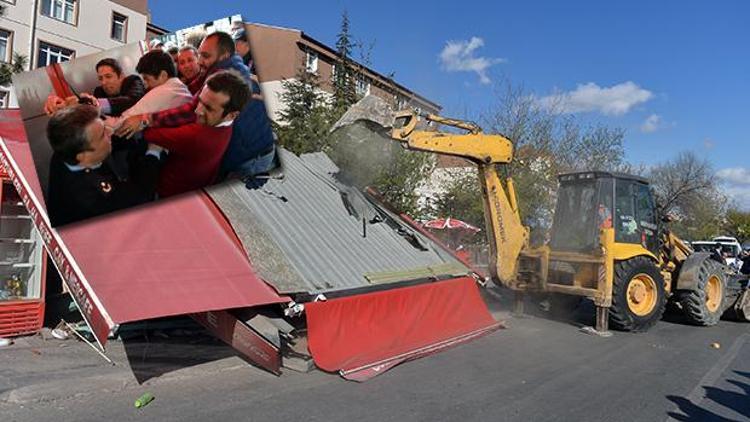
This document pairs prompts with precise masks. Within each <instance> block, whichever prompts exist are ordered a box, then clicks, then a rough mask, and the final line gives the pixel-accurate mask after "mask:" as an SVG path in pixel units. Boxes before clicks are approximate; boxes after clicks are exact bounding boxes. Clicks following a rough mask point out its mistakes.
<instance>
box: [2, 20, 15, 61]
mask: <svg viewBox="0 0 750 422" xmlns="http://www.w3.org/2000/svg"><path fill="white" fill-rule="evenodd" d="M0 32H7V33H8V36H7V37H6V38H5V54H0V63H10V61H11V58H12V57H13V31H9V30H7V29H5V28H0ZM0 39H2V37H0Z"/></svg>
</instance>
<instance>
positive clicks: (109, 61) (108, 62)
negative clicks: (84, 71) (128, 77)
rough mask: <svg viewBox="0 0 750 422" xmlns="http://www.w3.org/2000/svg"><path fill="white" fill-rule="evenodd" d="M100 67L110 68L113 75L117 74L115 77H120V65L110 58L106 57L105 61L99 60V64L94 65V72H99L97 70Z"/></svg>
mask: <svg viewBox="0 0 750 422" xmlns="http://www.w3.org/2000/svg"><path fill="white" fill-rule="evenodd" d="M102 66H109V67H111V68H112V70H114V71H115V73H117V76H120V75H122V66H120V63H119V62H118V61H117V60H115V59H113V58H111V57H107V58H106V59H101V60H99V62H98V63H97V64H96V70H99V68H100V67H102Z"/></svg>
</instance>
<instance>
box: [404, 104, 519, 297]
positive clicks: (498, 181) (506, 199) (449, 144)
mask: <svg viewBox="0 0 750 422" xmlns="http://www.w3.org/2000/svg"><path fill="white" fill-rule="evenodd" d="M420 118H421V119H424V120H425V121H428V122H434V123H437V124H441V125H446V126H451V127H455V128H458V129H462V130H465V131H466V132H468V133H464V134H454V133H447V132H439V131H425V130H417V123H418V122H419V120H420ZM390 136H391V138H392V139H394V140H396V141H399V142H401V143H402V145H403V146H404V147H405V148H407V149H410V150H415V151H427V152H433V153H436V154H444V155H451V156H454V157H461V158H465V159H467V160H469V161H472V162H474V163H476V164H477V168H478V171H479V182H480V183H481V185H482V196H483V200H484V210H485V213H484V215H485V223H486V227H487V238H488V241H489V245H490V252H491V253H490V273H491V276H492V277H493V279H495V280H497V281H499V282H501V283H502V284H503V285H506V286H510V285H513V282H514V280H515V279H516V275H517V274H516V272H517V269H518V258H519V255H520V253H521V251H522V250H523V249H525V248H528V246H529V245H528V242H529V230H528V228H527V227H525V226H524V225H523V224H522V223H521V217H520V215H519V211H518V202H517V199H516V191H515V188H514V186H513V180H512V179H511V178H510V177H501V175H500V171H499V169H500V168H501V167H502V166H506V165H508V164H509V163H510V162H511V161H512V160H513V143H512V142H511V141H510V140H509V139H508V138H506V137H504V136H502V135H488V134H484V133H482V129H481V128H480V127H479V126H477V125H476V124H474V123H471V122H466V121H461V120H456V119H449V118H444V117H440V116H436V115H434V114H418V113H416V112H415V111H412V110H405V111H400V112H398V113H395V115H394V125H393V129H392V130H391V133H390Z"/></svg>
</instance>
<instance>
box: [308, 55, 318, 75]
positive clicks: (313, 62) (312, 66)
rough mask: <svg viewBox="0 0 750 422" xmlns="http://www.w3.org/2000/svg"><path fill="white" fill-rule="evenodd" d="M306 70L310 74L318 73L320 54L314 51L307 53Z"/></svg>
mask: <svg viewBox="0 0 750 422" xmlns="http://www.w3.org/2000/svg"><path fill="white" fill-rule="evenodd" d="M305 70H306V71H308V72H310V73H318V53H316V52H314V51H312V50H307V51H306V52H305Z"/></svg>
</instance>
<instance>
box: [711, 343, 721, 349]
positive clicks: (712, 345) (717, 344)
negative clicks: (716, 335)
mask: <svg viewBox="0 0 750 422" xmlns="http://www.w3.org/2000/svg"><path fill="white" fill-rule="evenodd" d="M711 347H713V348H714V349H721V344H719V343H711Z"/></svg>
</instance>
